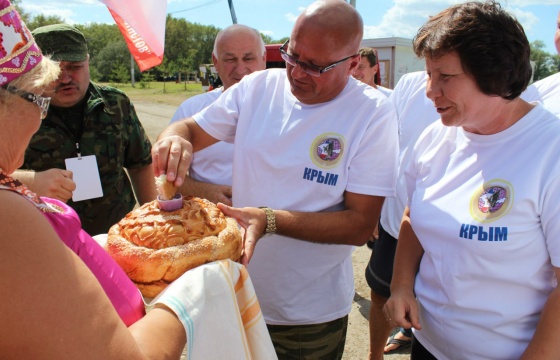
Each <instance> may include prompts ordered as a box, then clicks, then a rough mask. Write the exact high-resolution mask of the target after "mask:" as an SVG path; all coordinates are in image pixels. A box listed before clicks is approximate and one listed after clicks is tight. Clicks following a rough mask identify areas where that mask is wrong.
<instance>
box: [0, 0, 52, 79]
mask: <svg viewBox="0 0 560 360" xmlns="http://www.w3.org/2000/svg"><path fill="white" fill-rule="evenodd" d="M0 22H1V23H2V25H3V26H1V27H0V85H5V84H8V83H9V82H10V81H12V80H14V79H15V78H17V77H18V76H21V75H23V74H25V73H26V72H28V71H29V70H31V69H32V68H34V67H35V66H36V65H37V64H38V63H39V62H40V61H41V59H42V58H43V56H42V55H41V50H39V47H37V44H35V40H34V39H33V36H31V33H30V32H29V30H28V29H27V27H26V26H25V24H24V23H23V21H21V17H20V16H19V13H18V12H17V10H16V8H15V7H14V6H13V5H12V4H10V2H9V1H8V0H0Z"/></svg>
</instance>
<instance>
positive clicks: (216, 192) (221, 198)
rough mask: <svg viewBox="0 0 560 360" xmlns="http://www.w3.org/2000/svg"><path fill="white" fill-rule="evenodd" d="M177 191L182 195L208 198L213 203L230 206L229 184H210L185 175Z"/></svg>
mask: <svg viewBox="0 0 560 360" xmlns="http://www.w3.org/2000/svg"><path fill="white" fill-rule="evenodd" d="M178 192H179V193H181V194H183V195H184V196H196V197H199V198H204V199H208V200H210V201H212V202H213V203H214V204H217V203H223V204H226V205H228V206H231V186H229V185H219V184H211V183H207V182H202V181H198V180H194V179H193V178H192V177H190V176H187V177H185V182H184V183H183V186H181V187H180V188H179V189H178Z"/></svg>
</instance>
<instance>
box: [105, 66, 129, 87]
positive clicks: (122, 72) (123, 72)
mask: <svg viewBox="0 0 560 360" xmlns="http://www.w3.org/2000/svg"><path fill="white" fill-rule="evenodd" d="M129 71H130V69H129V68H128V67H127V66H125V65H124V64H117V65H116V66H113V69H112V70H111V75H110V76H109V81H111V82H114V83H117V84H124V83H127V82H128V81H129V79H130V73H129Z"/></svg>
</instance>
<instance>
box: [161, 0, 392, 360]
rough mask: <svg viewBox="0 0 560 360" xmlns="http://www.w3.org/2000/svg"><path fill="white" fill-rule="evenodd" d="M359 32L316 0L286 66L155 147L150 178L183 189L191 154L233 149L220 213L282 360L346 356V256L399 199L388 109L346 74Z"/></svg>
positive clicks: (259, 77)
mask: <svg viewBox="0 0 560 360" xmlns="http://www.w3.org/2000/svg"><path fill="white" fill-rule="evenodd" d="M362 29H363V23H362V19H361V17H360V15H359V14H358V13H357V12H356V10H355V9H354V8H353V7H352V6H351V5H349V4H348V3H346V2H345V1H343V0H320V1H317V2H314V3H313V4H311V5H310V6H309V7H308V8H307V9H305V10H304V11H303V13H302V14H301V15H300V16H299V17H298V19H297V21H296V23H295V25H294V28H293V30H292V33H291V36H290V39H289V40H288V41H286V43H285V44H284V45H283V46H282V48H281V53H282V57H283V58H284V60H285V61H286V64H287V66H286V69H269V70H265V71H259V72H255V73H253V74H250V75H247V76H245V77H244V78H243V79H242V80H241V81H240V82H239V83H238V84H237V85H235V86H233V87H231V88H230V89H229V90H227V91H226V92H225V93H224V94H223V95H222V96H221V97H220V98H219V99H218V100H216V101H215V102H214V103H213V104H212V105H210V106H209V107H207V108H206V109H204V110H203V111H201V112H200V113H198V114H196V115H194V116H193V117H192V118H189V119H186V120H183V121H180V122H176V123H173V124H171V125H170V126H169V127H167V128H166V129H165V130H164V131H163V132H162V134H161V135H160V137H159V140H158V141H157V142H156V144H154V146H153V148H152V156H153V161H154V170H155V172H156V174H157V175H160V174H162V173H167V179H168V180H170V181H174V182H175V184H176V185H181V184H182V182H183V179H184V177H185V174H186V172H187V169H188V167H189V164H190V162H191V159H192V157H193V156H194V158H196V156H197V154H198V152H199V151H203V150H202V149H204V148H206V147H207V146H209V145H211V144H214V143H215V142H217V141H218V140H225V141H229V142H234V144H235V145H234V154H233V169H234V171H233V205H234V206H235V207H230V206H226V205H224V204H219V205H218V206H219V207H220V209H221V210H222V211H223V212H224V213H225V214H226V215H227V216H231V217H234V218H235V219H237V221H238V223H239V224H240V226H242V227H243V228H244V253H243V255H242V258H241V262H242V263H243V264H246V265H247V267H248V270H249V274H250V276H251V279H252V281H253V284H254V286H255V291H256V293H257V298H258V300H259V303H260V305H261V309H262V312H263V315H264V318H265V321H266V323H267V325H268V329H269V333H270V335H271V338H272V341H273V343H274V346H275V349H276V353H277V354H278V357H279V358H280V359H287V358H290V359H299V358H307V359H319V358H320V359H340V358H341V357H342V353H343V350H344V343H345V339H346V329H347V324H348V313H349V312H350V310H351V307H352V299H353V297H354V275H353V272H352V251H353V250H354V247H355V246H362V245H364V244H365V243H366V241H367V239H368V237H369V235H370V234H371V232H372V231H373V228H374V226H375V221H373V220H372V219H377V218H379V214H380V211H381V206H382V204H383V200H384V198H385V197H386V196H394V195H395V182H396V175H397V157H398V155H397V153H398V139H397V126H396V124H397V121H396V119H395V111H394V109H393V106H392V105H391V104H390V103H389V102H388V100H387V99H386V97H385V96H383V95H382V94H381V93H380V92H379V91H377V90H375V89H373V88H372V87H369V86H367V85H365V84H363V83H361V82H359V81H357V80H356V79H354V78H353V77H352V76H351V75H352V72H353V71H354V69H355V68H356V66H357V65H358V63H359V60H360V57H359V55H358V49H359V46H360V41H361V39H362ZM193 152H194V155H193Z"/></svg>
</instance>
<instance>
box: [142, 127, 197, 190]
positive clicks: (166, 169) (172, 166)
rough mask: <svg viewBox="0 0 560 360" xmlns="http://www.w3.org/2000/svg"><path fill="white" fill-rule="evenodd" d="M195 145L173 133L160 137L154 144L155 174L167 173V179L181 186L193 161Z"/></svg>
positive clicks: (153, 161) (153, 162) (153, 160)
mask: <svg viewBox="0 0 560 360" xmlns="http://www.w3.org/2000/svg"><path fill="white" fill-rule="evenodd" d="M192 154H193V147H192V145H191V143H189V142H188V141H187V140H185V139H183V138H182V137H180V136H176V135H172V136H167V137H164V138H161V139H159V140H158V141H157V142H156V143H155V144H154V145H153V146H152V167H153V169H154V176H155V177H158V176H160V175H161V174H167V181H169V182H173V183H174V184H175V186H177V187H179V186H181V185H182V184H183V182H184V179H185V176H186V175H187V172H188V170H189V167H190V165H191V161H192Z"/></svg>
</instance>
